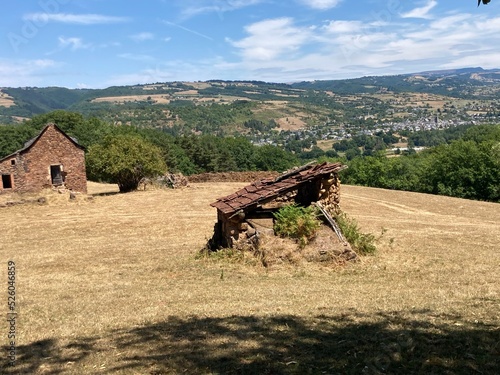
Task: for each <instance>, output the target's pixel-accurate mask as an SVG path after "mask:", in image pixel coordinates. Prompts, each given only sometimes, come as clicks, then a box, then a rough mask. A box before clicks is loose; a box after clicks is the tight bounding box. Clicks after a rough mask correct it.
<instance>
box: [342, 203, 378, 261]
mask: <svg viewBox="0 0 500 375" xmlns="http://www.w3.org/2000/svg"><path fill="white" fill-rule="evenodd" d="M335 220H336V221H337V223H338V225H339V227H340V230H341V232H342V234H343V235H344V237H345V238H346V240H347V242H349V244H350V245H351V247H352V249H353V250H354V251H356V252H357V253H358V254H361V255H366V254H373V253H375V251H376V250H377V248H376V246H375V240H376V238H375V236H374V235H373V234H371V233H368V234H367V233H363V232H361V230H360V229H359V227H358V223H357V222H356V220H354V219H351V218H349V217H348V216H347V215H346V214H345V213H341V214H339V215H337V216H336V217H335Z"/></svg>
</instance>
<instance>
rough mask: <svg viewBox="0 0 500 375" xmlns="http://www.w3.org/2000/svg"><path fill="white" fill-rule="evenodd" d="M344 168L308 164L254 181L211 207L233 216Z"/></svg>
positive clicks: (334, 164)
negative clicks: (274, 176)
mask: <svg viewBox="0 0 500 375" xmlns="http://www.w3.org/2000/svg"><path fill="white" fill-rule="evenodd" d="M344 168H346V166H344V165H342V164H341V163H328V162H325V163H322V164H315V165H310V164H308V165H305V166H302V167H300V168H297V169H295V170H292V171H289V172H285V173H284V174H282V175H281V176H278V177H277V178H275V179H272V178H266V179H264V180H260V181H255V182H253V183H251V184H250V185H248V186H245V187H244V188H243V189H241V190H238V191H237V192H236V193H234V194H231V195H228V196H227V197H222V198H219V199H217V201H216V202H214V203H212V204H211V206H212V207H215V208H217V209H218V210H220V211H221V212H223V213H224V214H226V215H231V214H234V213H236V212H237V211H239V210H243V211H247V210H250V209H252V208H254V207H256V206H257V205H259V204H263V203H266V202H269V201H271V200H273V199H275V198H276V197H278V196H280V195H284V194H286V193H288V192H290V191H293V190H296V189H297V188H298V187H300V186H301V185H302V184H305V183H307V182H309V181H312V180H315V179H317V178H320V177H323V176H325V175H329V174H330V173H337V172H339V171H341V170H342V169H344Z"/></svg>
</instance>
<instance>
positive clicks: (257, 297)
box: [0, 183, 500, 374]
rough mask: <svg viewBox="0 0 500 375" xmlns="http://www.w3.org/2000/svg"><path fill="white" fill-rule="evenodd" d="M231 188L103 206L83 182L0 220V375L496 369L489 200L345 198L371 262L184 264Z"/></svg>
mask: <svg viewBox="0 0 500 375" xmlns="http://www.w3.org/2000/svg"><path fill="white" fill-rule="evenodd" d="M242 185H243V184H242V183H199V184H192V186H191V187H189V188H186V189H182V190H153V191H140V192H135V193H130V194H125V195H122V194H114V195H113V194H112V195H102V193H104V192H112V191H115V190H114V189H115V188H114V187H113V186H106V185H99V184H91V185H90V190H91V193H92V192H93V193H95V194H97V195H95V196H94V198H93V199H91V200H87V199H86V198H85V197H83V196H79V197H78V198H77V200H76V202H70V201H69V200H68V197H67V196H65V195H61V194H55V195H48V196H47V199H48V204H46V205H40V206H39V205H20V206H14V207H8V208H0V210H2V213H3V215H4V217H8V218H10V220H3V221H2V222H1V223H0V231H1V232H2V233H3V237H2V238H3V241H2V245H1V247H0V257H1V258H2V259H4V260H5V262H7V260H13V261H15V263H16V265H17V275H18V306H19V309H20V311H22V314H20V315H19V320H18V327H19V332H20V334H19V339H18V342H17V362H16V366H15V367H12V368H11V367H7V366H5V362H3V364H4V365H3V367H2V369H1V371H0V372H2V373H5V374H14V373H16V374H19V373H25V374H45V373H65V374H82V373H120V374H136V373H155V374H177V373H200V374H210V373H281V374H302V373H308V372H309V373H318V374H321V373H367V374H377V373H405V374H421V373H439V374H444V373H453V374H470V373H483V374H494V373H498V372H499V371H500V365H499V362H498V355H499V354H500V352H499V347H498V333H499V329H500V316H499V307H500V286H499V283H498V265H499V264H500V253H499V252H498V244H499V243H500V224H499V223H500V210H499V206H498V204H493V203H484V202H477V201H467V200H461V199H455V198H447V197H438V196H429V195H422V194H415V193H407V192H396V191H388V190H381V189H370V188H363V187H353V186H344V187H343V190H342V207H343V209H344V210H345V211H346V212H347V213H348V214H349V215H350V216H351V217H353V218H356V219H357V220H358V222H359V224H360V225H361V227H362V228H363V230H365V231H369V232H372V233H374V234H376V235H379V234H380V233H382V232H383V235H382V237H381V239H380V240H379V251H378V254H377V255H376V256H374V257H364V258H363V259H362V261H361V262H360V263H357V264H352V265H349V266H345V267H337V268H331V267H325V266H321V265H314V264H307V263H304V264H300V265H298V266H296V267H292V266H287V265H285V264H283V265H281V266H279V265H277V266H275V267H273V268H271V269H266V268H264V267H262V266H258V265H254V264H246V263H242V262H238V261H237V260H234V259H233V260H232V259H231V258H229V259H227V258H226V259H224V258H222V259H216V258H214V259H210V258H208V259H207V258H201V259H197V258H196V254H197V252H198V251H199V249H201V248H202V247H203V245H204V244H205V242H206V240H207V238H208V237H209V236H210V235H211V234H212V229H213V224H214V222H215V219H216V212H215V210H214V209H212V208H211V207H210V206H209V203H211V202H213V201H214V200H215V198H217V197H219V196H224V195H227V194H230V193H232V192H234V191H236V190H237V189H238V188H240V187H241V186H242ZM28 228H29V229H28ZM28 239H29V240H28ZM2 272H3V274H2V275H3V276H2V277H4V279H6V277H7V276H6V273H5V272H6V267H5V268H4V271H2ZM6 308H7V305H6V304H5V305H3V307H2V309H3V310H2V311H3V312H4V313H5V312H6ZM4 349H5V350H6V348H4ZM2 361H5V358H3V359H2Z"/></svg>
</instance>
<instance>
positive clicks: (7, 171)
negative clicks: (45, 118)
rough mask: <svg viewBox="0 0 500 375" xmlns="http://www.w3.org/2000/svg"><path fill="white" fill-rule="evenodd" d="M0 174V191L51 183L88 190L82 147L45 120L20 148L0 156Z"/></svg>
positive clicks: (29, 189) (34, 189)
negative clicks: (37, 131) (45, 122)
mask: <svg viewBox="0 0 500 375" xmlns="http://www.w3.org/2000/svg"><path fill="white" fill-rule="evenodd" d="M0 175H1V177H2V179H1V181H0V193H3V192H37V191H40V190H42V189H45V188H52V187H64V188H67V189H70V190H73V191H76V192H82V193H86V192H87V176H86V172H85V153H84V149H83V147H82V146H80V145H79V144H78V143H77V142H76V140H74V139H73V138H71V137H69V136H68V135H67V134H66V133H64V132H63V131H62V130H61V129H59V128H58V127H57V126H56V125H55V124H48V125H47V126H46V127H45V128H44V129H43V130H42V131H41V132H40V134H39V135H38V136H37V137H35V138H33V139H32V140H30V141H28V142H26V144H25V145H24V147H23V148H22V149H20V150H18V151H16V152H15V153H13V154H11V155H8V156H6V157H4V158H2V159H0Z"/></svg>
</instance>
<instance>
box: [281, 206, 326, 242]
mask: <svg viewBox="0 0 500 375" xmlns="http://www.w3.org/2000/svg"><path fill="white" fill-rule="evenodd" d="M274 217H275V219H276V221H275V223H274V231H275V232H276V234H277V235H279V236H281V237H290V238H293V239H296V240H297V241H298V242H299V245H300V247H301V248H303V247H304V246H305V245H307V243H308V242H309V241H310V240H311V239H312V238H314V236H315V235H316V232H317V231H318V229H319V227H320V225H321V222H320V221H319V220H318V218H317V211H316V208H315V207H312V206H310V207H300V206H297V205H289V206H285V207H283V208H281V209H280V210H279V211H278V212H276V213H275V214H274Z"/></svg>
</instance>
